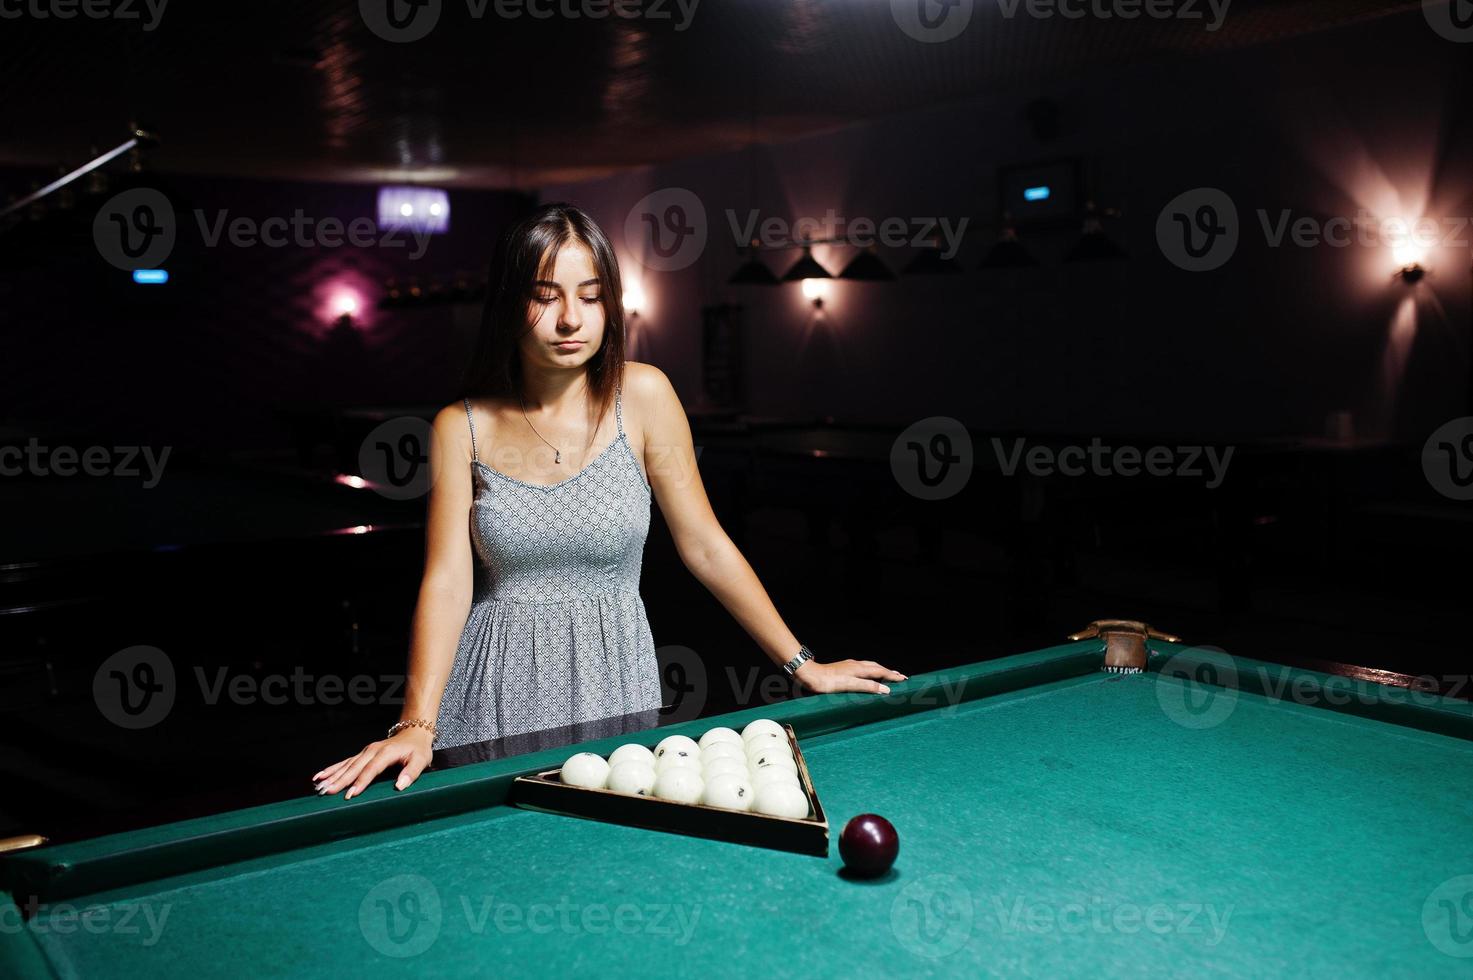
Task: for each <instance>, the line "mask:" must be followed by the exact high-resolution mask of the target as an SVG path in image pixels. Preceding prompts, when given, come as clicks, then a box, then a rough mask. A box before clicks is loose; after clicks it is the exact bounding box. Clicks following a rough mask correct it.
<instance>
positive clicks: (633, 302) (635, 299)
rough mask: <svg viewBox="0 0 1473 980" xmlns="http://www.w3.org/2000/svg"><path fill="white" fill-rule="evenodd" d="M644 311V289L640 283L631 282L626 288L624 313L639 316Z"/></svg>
mask: <svg viewBox="0 0 1473 980" xmlns="http://www.w3.org/2000/svg"><path fill="white" fill-rule="evenodd" d="M642 309H644V287H643V286H641V285H640V284H639V283H638V282H629V283H627V284H626V285H625V287H624V312H626V313H628V314H629V315H630V316H638V315H639V311H640V310H642Z"/></svg>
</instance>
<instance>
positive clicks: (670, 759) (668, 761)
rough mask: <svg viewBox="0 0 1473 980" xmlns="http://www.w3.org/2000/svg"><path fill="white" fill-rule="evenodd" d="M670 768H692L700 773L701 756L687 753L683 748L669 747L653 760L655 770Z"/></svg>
mask: <svg viewBox="0 0 1473 980" xmlns="http://www.w3.org/2000/svg"><path fill="white" fill-rule="evenodd" d="M671 769H694V770H695V771H696V774H697V775H700V772H701V758H700V756H698V755H690V754H688V753H687V752H686V751H685V749H671V750H670V751H669V752H666V753H665V754H664V755H662V756H660V757H659V758H658V759H656V760H655V772H656V773H662V772H669V771H670V770H671Z"/></svg>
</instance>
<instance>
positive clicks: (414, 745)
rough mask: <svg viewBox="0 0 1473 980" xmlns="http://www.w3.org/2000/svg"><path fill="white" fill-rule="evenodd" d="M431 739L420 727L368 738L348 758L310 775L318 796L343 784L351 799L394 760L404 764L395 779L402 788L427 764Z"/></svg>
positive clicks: (431, 752) (397, 787)
mask: <svg viewBox="0 0 1473 980" xmlns="http://www.w3.org/2000/svg"><path fill="white" fill-rule="evenodd" d="M434 741H435V736H434V735H432V734H431V733H430V732H428V731H426V730H425V729H423V728H417V727H416V728H406V729H404V730H403V731H401V732H399V733H398V734H397V735H395V736H394V737H393V738H386V739H384V740H383V741H382V742H370V743H369V744H368V745H367V746H366V747H365V748H364V749H363V751H362V752H359V753H358V754H357V755H355V756H353V757H352V758H350V759H344V760H343V761H342V762H339V763H337V764H336V765H331V766H328V767H327V768H326V769H324V770H322V771H321V772H319V773H318V774H317V775H315V776H313V777H312V783H313V785H314V786H315V787H316V788H317V793H318V795H320V796H331V795H333V794H334V793H337V792H339V791H340V790H342V789H343V787H345V786H346V787H348V792H347V793H345V794H343V799H345V800H351V799H352V798H353V797H355V796H357V795H358V794H359V793H361V792H363V791H364V790H365V789H367V788H368V784H369V783H371V782H373V781H374V779H375V778H377V776H378V774H379V773H381V772H383V771H384V770H385V769H387V768H389V767H390V766H392V765H395V764H396V763H397V764H399V765H402V766H403V767H404V768H403V769H402V770H401V771H400V772H399V778H398V779H396V780H394V788H395V789H404V788H406V787H407V786H409V785H410V784H411V783H413V782H414V781H415V780H416V779H418V778H419V774H420V773H422V772H424V770H425V767H426V766H428V765H429V764H430V756H431V755H432V754H433V751H432V746H433V745H434Z"/></svg>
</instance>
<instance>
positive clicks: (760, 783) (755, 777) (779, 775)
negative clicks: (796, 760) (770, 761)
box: [752, 766, 802, 789]
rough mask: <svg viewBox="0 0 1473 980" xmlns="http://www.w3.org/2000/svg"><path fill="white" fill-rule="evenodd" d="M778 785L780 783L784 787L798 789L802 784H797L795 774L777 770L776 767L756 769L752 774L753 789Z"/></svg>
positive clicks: (796, 775)
mask: <svg viewBox="0 0 1473 980" xmlns="http://www.w3.org/2000/svg"><path fill="white" fill-rule="evenodd" d="M778 783H781V784H782V785H784V786H797V787H799V788H800V789H801V788H802V784H801V783H799V782H798V774H797V773H795V772H789V771H788V770H786V769H779V768H778V767H777V766H768V767H767V768H765V769H758V770H757V771H756V772H754V773H752V788H753V789H761V788H762V787H764V786H770V785H774V784H778Z"/></svg>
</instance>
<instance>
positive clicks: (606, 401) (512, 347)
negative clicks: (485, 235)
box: [465, 203, 625, 419]
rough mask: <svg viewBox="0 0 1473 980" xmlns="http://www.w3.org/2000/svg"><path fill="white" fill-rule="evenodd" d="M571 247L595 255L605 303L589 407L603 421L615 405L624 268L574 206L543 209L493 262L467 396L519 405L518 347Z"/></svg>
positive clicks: (591, 365)
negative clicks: (547, 275) (541, 282)
mask: <svg viewBox="0 0 1473 980" xmlns="http://www.w3.org/2000/svg"><path fill="white" fill-rule="evenodd" d="M569 242H573V243H577V244H581V245H584V246H586V247H587V248H588V250H589V251H590V252H592V253H593V267H594V269H595V270H596V271H597V273H598V280H599V295H600V296H602V297H603V307H604V336H603V342H602V343H601V344H600V345H599V348H598V352H597V353H595V354H594V355H593V357H591V358H590V359H589V360H588V363H587V365H585V368H586V370H587V372H588V388H589V391H590V393H591V395H592V398H591V402H592V405H591V406H590V407H591V408H593V409H596V411H594V412H593V414H594V415H596V416H597V417H598V418H600V419H601V418H603V415H604V411H605V410H606V409H607V408H608V406H609V405H610V404H611V403H612V401H613V397H614V387H615V385H617V384H618V380H619V378H620V377H621V376H622V374H623V372H624V341H625V332H624V300H623V297H624V287H623V284H622V283H621V282H620V279H619V260H618V258H617V257H615V255H614V247H613V246H612V245H610V244H609V239H608V236H606V235H605V234H604V233H603V229H602V228H600V227H599V226H598V224H597V222H595V221H594V220H593V219H592V218H590V217H589V216H588V215H587V213H585V212H584V211H583V210H582V209H581V208H576V207H574V206H573V205H571V204H563V203H554V204H543V205H541V206H539V207H538V208H537V209H536V210H535V211H533V212H532V213H531V214H530V215H528V216H527V217H526V218H523V219H522V220H521V221H520V222H519V223H518V224H517V225H516V226H515V227H513V228H512V229H511V230H510V231H509V232H507V233H506V234H505V235H504V236H502V238H501V241H500V242H499V243H498V244H497V247H496V253H495V255H493V256H492V259H491V272H490V275H489V276H488V277H487V280H486V283H487V296H486V308H485V311H484V312H483V313H482V315H481V332H480V336H479V337H478V338H477V340H476V347H475V352H474V353H473V354H472V356H471V363H470V365H469V367H468V369H467V371H466V376H465V391H466V395H467V396H469V397H472V398H476V397H490V398H495V397H503V398H520V397H522V395H523V388H522V382H523V379H522V358H521V355H520V352H519V344H520V342H521V339H522V337H523V336H525V335H526V333H527V331H529V330H531V329H532V318H531V309H532V300H533V297H534V295H535V284H536V282H537V280H538V279H539V278H543V275H542V273H543V272H544V270H546V269H550V268H551V267H552V266H553V265H554V264H555V263H556V262H557V256H558V252H559V251H561V250H562V247H563V246H564V245H567V244H568V243H569Z"/></svg>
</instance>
